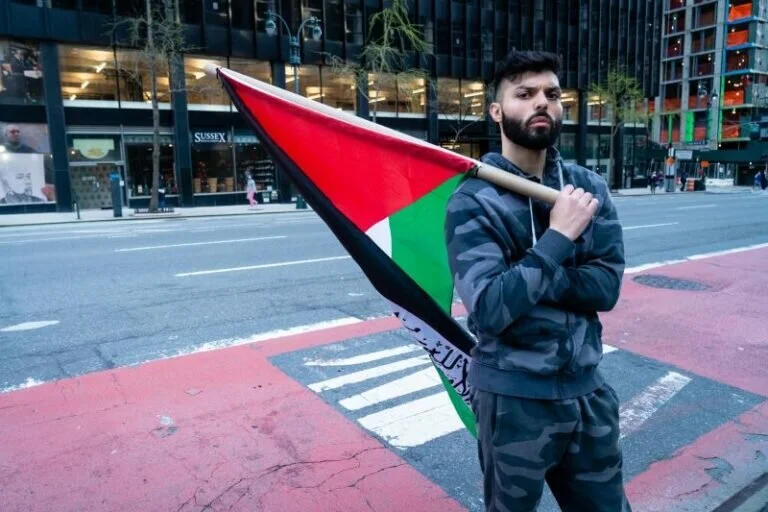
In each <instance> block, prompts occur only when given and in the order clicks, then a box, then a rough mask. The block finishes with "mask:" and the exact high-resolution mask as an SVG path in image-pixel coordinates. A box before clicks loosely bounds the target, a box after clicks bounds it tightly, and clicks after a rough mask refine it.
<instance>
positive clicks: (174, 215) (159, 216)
mask: <svg viewBox="0 0 768 512" xmlns="http://www.w3.org/2000/svg"><path fill="white" fill-rule="evenodd" d="M286 213H293V214H296V213H315V211H314V210H312V209H307V210H277V211H262V212H259V211H253V212H247V213H202V214H197V215H185V214H181V213H171V214H164V213H157V214H152V213H147V214H141V215H140V216H136V215H130V216H124V217H106V218H103V219H79V220H78V219H72V220H62V221H45V222H28V223H25V224H2V216H0V229H3V228H17V227H29V226H55V225H58V224H83V223H94V222H119V221H127V220H157V219H195V218H204V217H246V216H249V215H283V214H286ZM19 215H26V214H23V213H22V214H19Z"/></svg>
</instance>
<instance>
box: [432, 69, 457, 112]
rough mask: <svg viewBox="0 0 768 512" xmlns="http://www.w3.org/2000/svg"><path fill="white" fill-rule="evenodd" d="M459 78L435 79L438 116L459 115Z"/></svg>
mask: <svg viewBox="0 0 768 512" xmlns="http://www.w3.org/2000/svg"><path fill="white" fill-rule="evenodd" d="M459 90H460V89H459V80H458V79H456V78H438V79H437V112H438V115H440V116H450V117H455V116H458V115H460V114H459V112H460V105H461V96H460V94H459Z"/></svg>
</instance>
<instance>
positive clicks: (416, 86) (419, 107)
mask: <svg viewBox="0 0 768 512" xmlns="http://www.w3.org/2000/svg"><path fill="white" fill-rule="evenodd" d="M426 112H427V88H426V80H425V79H424V78H423V77H403V76H402V75H401V76H399V77H398V78H397V113H398V115H401V114H402V115H406V116H407V115H418V116H424V114H426Z"/></svg>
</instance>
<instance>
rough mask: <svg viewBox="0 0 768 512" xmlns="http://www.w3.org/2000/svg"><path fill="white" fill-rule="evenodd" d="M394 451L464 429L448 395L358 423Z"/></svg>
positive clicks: (407, 404)
mask: <svg viewBox="0 0 768 512" xmlns="http://www.w3.org/2000/svg"><path fill="white" fill-rule="evenodd" d="M357 421H358V422H359V423H360V424H361V425H362V426H363V427H365V428H367V429H368V430H370V431H371V432H374V433H376V434H378V435H379V436H381V437H382V438H384V439H385V440H386V441H387V442H388V443H389V444H391V445H392V446H394V447H395V448H401V449H404V448H412V447H414V446H420V445H422V444H424V443H426V442H428V441H431V440H432V439H437V438H438V437H442V436H445V435H448V434H451V433H453V432H457V431H459V430H461V429H463V428H464V424H463V423H462V422H461V419H459V415H458V414H456V411H455V410H454V408H453V405H452V404H451V400H450V398H448V393H445V392H444V391H441V392H440V393H437V394H434V395H430V396H427V397H424V398H420V399H419V400H414V401H412V402H406V403H404V404H402V405H398V406H396V407H390V408H389V409H385V410H383V411H380V412H375V413H373V414H370V415H368V416H364V417H362V418H360V419H359V420H357Z"/></svg>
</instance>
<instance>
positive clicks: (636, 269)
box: [624, 243, 768, 274]
mask: <svg viewBox="0 0 768 512" xmlns="http://www.w3.org/2000/svg"><path fill="white" fill-rule="evenodd" d="M765 248H768V243H765V244H755V245H747V246H744V247H735V248H733V249H726V250H724V251H714V252H705V253H702V254H694V255H692V256H686V257H685V258H681V259H679V260H667V261H658V262H654V263H644V264H643V265H638V266H636V267H629V268H627V269H625V270H624V273H625V274H637V273H639V272H644V271H646V270H650V269H653V268H659V267H666V266H668V265H677V264H678V263H686V262H689V261H697V260H705V259H707V258H714V257H716V256H727V255H728V254H736V253H740V252H747V251H754V250H757V249H765Z"/></svg>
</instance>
